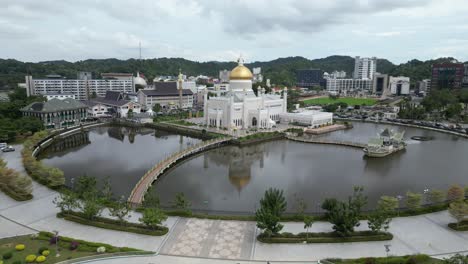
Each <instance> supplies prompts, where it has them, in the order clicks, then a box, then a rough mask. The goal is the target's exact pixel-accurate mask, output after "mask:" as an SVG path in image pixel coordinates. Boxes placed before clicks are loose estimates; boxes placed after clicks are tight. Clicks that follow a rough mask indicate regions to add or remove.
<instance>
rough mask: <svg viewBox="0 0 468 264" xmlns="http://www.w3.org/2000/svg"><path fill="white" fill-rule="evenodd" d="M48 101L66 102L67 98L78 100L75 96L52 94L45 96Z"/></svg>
mask: <svg viewBox="0 0 468 264" xmlns="http://www.w3.org/2000/svg"><path fill="white" fill-rule="evenodd" d="M45 97H46V99H47V101H49V100H52V99H59V100H64V99H66V98H71V99H76V98H75V95H74V94H62V93H50V94H46V95H45Z"/></svg>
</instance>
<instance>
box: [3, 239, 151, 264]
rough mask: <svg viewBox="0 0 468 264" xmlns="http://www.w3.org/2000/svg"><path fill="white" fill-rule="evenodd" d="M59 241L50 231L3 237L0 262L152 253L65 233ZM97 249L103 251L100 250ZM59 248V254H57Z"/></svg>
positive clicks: (51, 260) (36, 261) (61, 259)
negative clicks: (86, 239) (125, 253)
mask: <svg viewBox="0 0 468 264" xmlns="http://www.w3.org/2000/svg"><path fill="white" fill-rule="evenodd" d="M56 241H57V239H56V238H55V235H54V234H52V233H48V232H40V233H39V234H33V235H25V236H16V237H10V238H4V239H0V257H1V258H0V259H1V260H0V262H2V261H3V264H13V263H27V259H28V260H31V261H33V262H35V263H40V262H43V263H57V262H61V261H65V260H70V259H76V258H82V257H86V256H97V255H101V254H103V253H119V252H122V253H124V252H134V253H136V254H140V253H148V254H149V253H152V252H145V251H141V250H138V249H134V248H127V247H122V248H120V247H114V246H111V245H108V244H103V243H94V242H89V241H84V240H79V239H73V238H70V237H63V236H59V237H58V242H56ZM98 248H100V250H99V251H100V252H101V253H99V252H98ZM57 249H58V253H59V254H60V255H59V256H57Z"/></svg>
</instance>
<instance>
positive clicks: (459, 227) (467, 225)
mask: <svg viewBox="0 0 468 264" xmlns="http://www.w3.org/2000/svg"><path fill="white" fill-rule="evenodd" d="M448 227H450V228H451V229H453V230H455V231H468V220H465V221H462V222H461V223H459V224H457V223H450V224H448Z"/></svg>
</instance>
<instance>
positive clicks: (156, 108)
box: [153, 104, 161, 113]
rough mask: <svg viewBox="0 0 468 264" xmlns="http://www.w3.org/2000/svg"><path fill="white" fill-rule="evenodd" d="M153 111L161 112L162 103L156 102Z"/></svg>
mask: <svg viewBox="0 0 468 264" xmlns="http://www.w3.org/2000/svg"><path fill="white" fill-rule="evenodd" d="M153 112H154V113H159V112H161V105H160V104H154V105H153Z"/></svg>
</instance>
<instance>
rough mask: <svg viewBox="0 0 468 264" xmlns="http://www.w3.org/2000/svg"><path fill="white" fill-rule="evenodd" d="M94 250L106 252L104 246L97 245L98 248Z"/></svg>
mask: <svg viewBox="0 0 468 264" xmlns="http://www.w3.org/2000/svg"><path fill="white" fill-rule="evenodd" d="M96 252H97V253H105V252H106V247H98V248H97V249H96Z"/></svg>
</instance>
